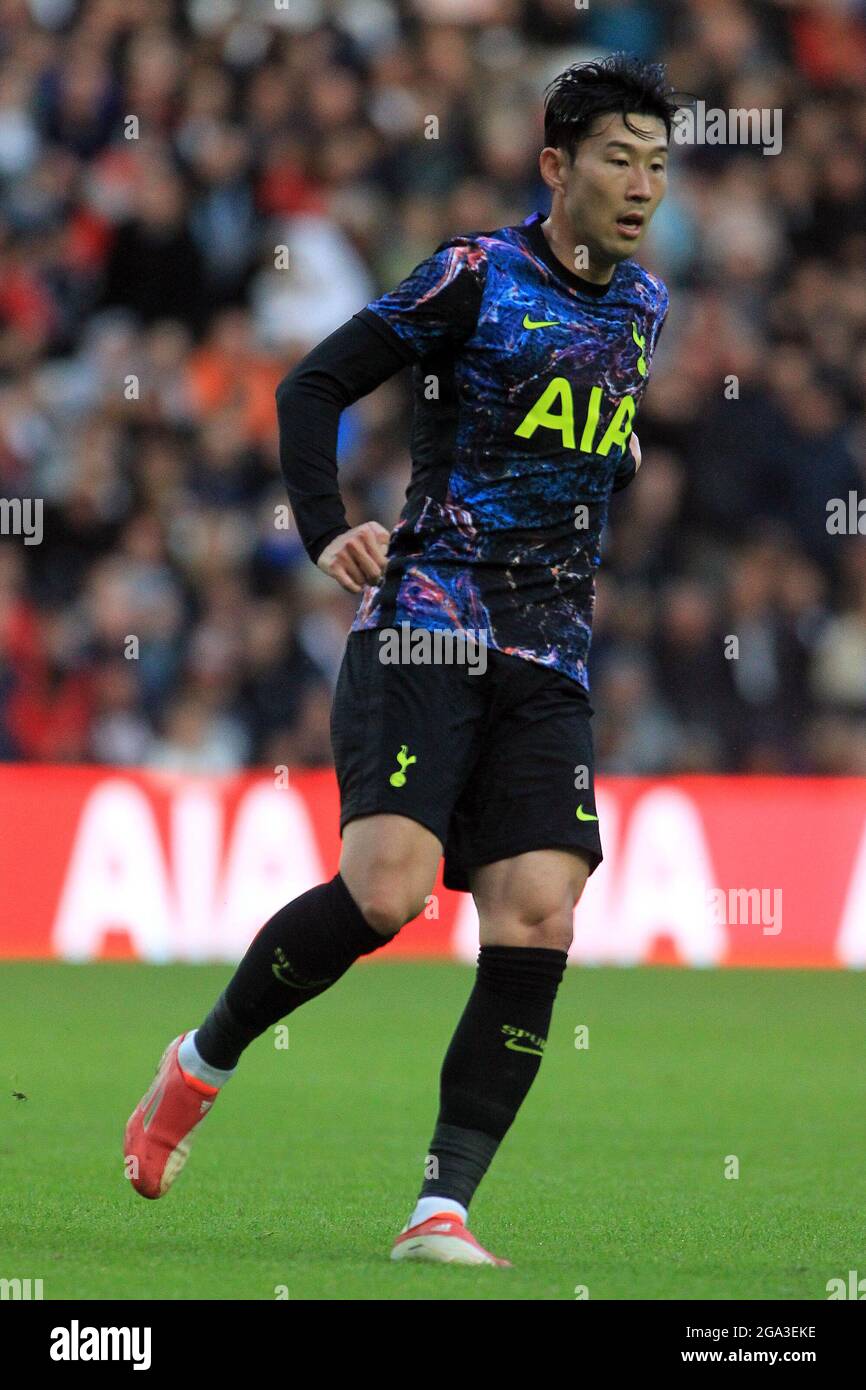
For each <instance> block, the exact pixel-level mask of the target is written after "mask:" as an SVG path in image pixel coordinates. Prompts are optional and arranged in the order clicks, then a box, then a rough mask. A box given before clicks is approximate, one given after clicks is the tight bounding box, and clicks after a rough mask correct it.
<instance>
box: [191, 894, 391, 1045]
mask: <svg viewBox="0 0 866 1390" xmlns="http://www.w3.org/2000/svg"><path fill="white" fill-rule="evenodd" d="M388 939H389V938H388V937H384V936H380V935H379V933H378V932H375V931H373V928H372V927H370V926H368V925H367V922H366V920H365V919H364V917H363V915H362V913H361V911H360V909H359V907H358V905H357V904H356V902H355V900H354V898H353V897H352V895H351V893H350V892H349V890H348V888H347V887H346V885H345V883H344V882H343V880H342V878H341V877H340V875H339V874H336V875H335V876H334V878H332V879H331V881H330V883H321V884H319V886H318V887H317V888H311V889H310V890H309V892H307V893H302V894H301V896H300V897H299V898H295V899H294V901H293V902H290V903H287V904H286V906H285V907H281V908H280V910H279V912H276V913H275V914H274V916H273V917H271V919H270V921H268V922H266V923H265V925H264V926H263V927H262V929H261V931H260V932H259V934H258V935H257V936H256V937H255V938H254V939H253V941H252V942H251V943H250V946H249V947H248V949H247V953H246V955H245V956H244V958H243V960H242V961H241V963H240V965H239V966H238V968H237V970H236V971H235V973H234V975H233V976H232V978H231V980H230V981H229V983H228V985H227V987H226V989H225V990H224V992H223V993H222V994H221V995H220V997H219V999H218V1000H217V1002H216V1004H215V1005H214V1007H213V1008H212V1009H211V1011H210V1013H209V1014H208V1016H207V1018H206V1019H205V1021H204V1023H203V1024H202V1025H201V1027H200V1028H199V1029H198V1030H197V1032H196V1035H195V1045H196V1048H197V1049H198V1052H199V1054H200V1055H201V1057H203V1058H204V1060H205V1061H206V1062H207V1063H208V1064H209V1065H210V1066H212V1067H220V1068H223V1069H228V1068H229V1067H233V1066H235V1065H236V1064H237V1060H238V1058H239V1057H240V1055H241V1053H242V1052H243V1050H244V1048H245V1047H247V1046H248V1045H249V1044H250V1043H251V1042H252V1041H253V1039H254V1038H257V1037H259V1036H260V1035H261V1034H262V1033H264V1031H265V1029H266V1028H269V1027H270V1026H271V1025H272V1024H274V1023H278V1022H279V1020H280V1019H281V1018H285V1016H286V1014H290V1013H292V1011H293V1010H294V1009H297V1008H298V1007H299V1006H300V1005H301V1004H305V1003H306V1002H307V1000H308V999H314V998H315V997H316V995H317V994H323V993H324V992H325V990H326V989H328V987H329V986H330V985H332V984H333V983H334V981H335V980H338V979H339V978H340V976H341V975H344V974H345V973H346V971H347V970H348V969H349V966H350V965H352V964H354V962H355V961H356V960H357V959H358V957H359V956H366V955H369V954H370V952H371V951H375V950H377V949H378V947H380V946H384V945H385V944H386V942H387V941H388Z"/></svg>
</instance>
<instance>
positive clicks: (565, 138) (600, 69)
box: [544, 53, 679, 159]
mask: <svg viewBox="0 0 866 1390" xmlns="http://www.w3.org/2000/svg"><path fill="white" fill-rule="evenodd" d="M678 110H679V103H678V102H677V101H676V100H675V97H674V93H673V90H672V88H671V87H669V86H668V80H667V72H666V69H665V66H664V64H663V63H645V62H643V61H642V60H641V59H640V58H635V57H634V56H633V55H632V54H630V53H612V54H611V55H610V57H609V58H602V59H600V60H599V61H598V62H595V63H573V64H572V66H571V67H569V68H566V69H565V72H561V73H560V74H559V76H558V77H555V78H554V79H553V81H552V82H551V83H550V84H549V86H548V87H547V88H546V90H545V94H544V143H545V145H552V146H553V147H554V148H555V149H564V150H566V151H567V153H568V156H569V158H570V159H573V158H574V152H575V150H576V149H577V146H578V145H579V144H580V142H581V140H585V139H586V137H587V136H588V135H589V134H590V132H591V130H592V124H593V121H594V120H595V119H596V117H597V116H605V115H607V114H608V113H610V114H616V115H619V116H622V118H623V120H624V122H625V124H626V127H627V128H628V129H629V130H630V131H631V132H632V134H633V135H643V134H644V132H643V131H639V130H636V129H635V127H634V126H633V125H632V124H631V123H630V122H629V119H628V116H629V112H631V113H632V114H634V115H636V116H658V118H659V120H661V121H664V125H665V130H666V131H667V135H668V139H670V135H671V126H672V124H673V119H674V116H675V115H676V113H677V111H678Z"/></svg>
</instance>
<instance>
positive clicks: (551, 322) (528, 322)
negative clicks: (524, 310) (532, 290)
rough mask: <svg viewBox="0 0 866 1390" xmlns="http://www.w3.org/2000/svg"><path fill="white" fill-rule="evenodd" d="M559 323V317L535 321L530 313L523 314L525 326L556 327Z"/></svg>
mask: <svg viewBox="0 0 866 1390" xmlns="http://www.w3.org/2000/svg"><path fill="white" fill-rule="evenodd" d="M558 323H559V319H539V320H538V323H535V322H534V321H533V320H532V319H531V318H530V317H529V315H528V314H524V315H523V327H524V328H555V327H556V326H557V324H558Z"/></svg>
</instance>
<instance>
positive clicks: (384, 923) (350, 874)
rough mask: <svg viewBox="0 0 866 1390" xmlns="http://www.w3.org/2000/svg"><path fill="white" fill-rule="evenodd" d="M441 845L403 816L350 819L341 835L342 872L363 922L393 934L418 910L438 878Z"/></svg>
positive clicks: (380, 933) (425, 830)
mask: <svg viewBox="0 0 866 1390" xmlns="http://www.w3.org/2000/svg"><path fill="white" fill-rule="evenodd" d="M440 853H441V845H440V844H439V842H438V840H437V839H436V838H435V836H433V835H432V834H431V832H430V831H429V830H427V829H425V827H424V826H421V825H417V824H416V823H415V822H414V821H409V820H407V819H406V818H404V817H402V816H375V817H374V816H371V817H368V818H367V819H364V820H360V821H355V822H350V824H349V825H348V826H347V827H346V832H345V833H344V836H343V854H342V856H341V860H340V873H341V875H342V877H343V881H344V883H345V884H346V887H347V888H348V889H349V892H350V893H351V894H352V897H353V898H354V899H355V902H356V903H357V905H358V907H359V909H360V911H361V915H362V916H363V918H364V920H365V921H366V923H367V925H368V926H369V927H371V928H372V929H373V931H375V932H378V933H379V935H380V936H385V937H388V936H395V935H396V933H397V932H398V931H399V930H400V928H401V927H404V926H405V925H406V923H407V922H411V921H412V918H413V917H417V916H418V913H419V912H421V911H422V909H423V907H424V904H425V902H426V900H427V895H428V894H429V892H430V890H431V888H432V886H433V882H434V880H435V877H436V866H437V864H438V862H439V855H440Z"/></svg>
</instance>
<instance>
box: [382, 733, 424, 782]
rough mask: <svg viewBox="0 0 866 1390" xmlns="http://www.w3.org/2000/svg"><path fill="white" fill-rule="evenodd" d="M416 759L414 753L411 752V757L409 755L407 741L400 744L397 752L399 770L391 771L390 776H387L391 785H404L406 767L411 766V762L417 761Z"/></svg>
mask: <svg viewBox="0 0 866 1390" xmlns="http://www.w3.org/2000/svg"><path fill="white" fill-rule="evenodd" d="M417 761H418V759H417V758H416V757H415V754H414V753H413V754H412V757H411V758H410V757H409V745H408V744H407V743H403V744H401V745H400V752H399V753H398V754H397V762H398V763H399V764H400V770H399V772H392V773H391V776H390V777H389V778H388V781H389V782H390V783H391V786H392V787H405V785H406V768H407V767H411V766H412V764H413V763H417Z"/></svg>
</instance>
